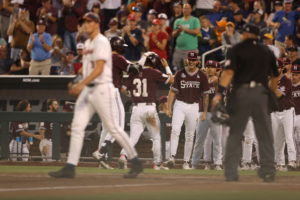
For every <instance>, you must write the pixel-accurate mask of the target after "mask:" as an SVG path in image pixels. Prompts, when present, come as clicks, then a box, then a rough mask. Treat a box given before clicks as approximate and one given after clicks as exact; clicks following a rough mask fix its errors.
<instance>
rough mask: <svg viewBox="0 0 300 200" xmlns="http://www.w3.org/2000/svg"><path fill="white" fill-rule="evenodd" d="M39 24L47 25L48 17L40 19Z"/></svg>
mask: <svg viewBox="0 0 300 200" xmlns="http://www.w3.org/2000/svg"><path fill="white" fill-rule="evenodd" d="M36 24H37V25H45V26H46V25H47V21H46V19H45V18H40V19H39V20H38V21H37V23H36Z"/></svg>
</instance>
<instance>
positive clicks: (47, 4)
mask: <svg viewBox="0 0 300 200" xmlns="http://www.w3.org/2000/svg"><path fill="white" fill-rule="evenodd" d="M36 16H37V18H38V19H40V18H44V19H46V21H47V24H48V25H47V30H46V31H47V32H48V33H50V34H51V35H56V34H57V10H56V9H55V8H54V7H53V4H52V0H42V7H40V8H39V9H38V10H37V14H36Z"/></svg>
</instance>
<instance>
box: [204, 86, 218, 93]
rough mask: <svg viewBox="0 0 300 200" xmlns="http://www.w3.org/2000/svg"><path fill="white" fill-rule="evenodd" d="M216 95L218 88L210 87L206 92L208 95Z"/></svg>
mask: <svg viewBox="0 0 300 200" xmlns="http://www.w3.org/2000/svg"><path fill="white" fill-rule="evenodd" d="M215 93H216V88H215V87H214V86H212V87H209V90H208V91H207V92H206V94H215Z"/></svg>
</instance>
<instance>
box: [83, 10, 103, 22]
mask: <svg viewBox="0 0 300 200" xmlns="http://www.w3.org/2000/svg"><path fill="white" fill-rule="evenodd" d="M83 19H84V21H93V22H96V23H100V18H99V16H98V15H97V14H96V13H93V12H88V13H86V14H85V15H84V16H83Z"/></svg>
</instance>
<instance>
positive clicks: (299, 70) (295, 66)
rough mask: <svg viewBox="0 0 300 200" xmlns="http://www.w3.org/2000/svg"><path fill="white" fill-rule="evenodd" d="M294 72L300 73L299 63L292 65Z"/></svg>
mask: <svg viewBox="0 0 300 200" xmlns="http://www.w3.org/2000/svg"><path fill="white" fill-rule="evenodd" d="M291 71H292V73H297V74H298V73H300V65H298V64H294V65H292V69H291Z"/></svg>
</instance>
